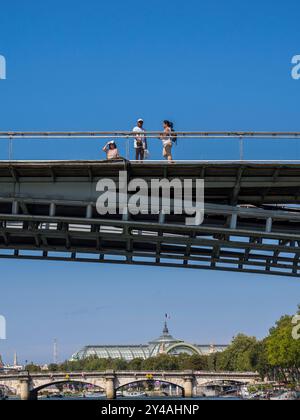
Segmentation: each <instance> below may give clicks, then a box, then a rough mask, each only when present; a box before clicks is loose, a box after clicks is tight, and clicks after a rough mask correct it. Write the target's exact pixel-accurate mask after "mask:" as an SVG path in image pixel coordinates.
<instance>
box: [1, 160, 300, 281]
mask: <svg viewBox="0 0 300 420" xmlns="http://www.w3.org/2000/svg"><path fill="white" fill-rule="evenodd" d="M120 170H123V171H127V173H128V178H129V179H133V178H135V177H139V178H143V179H145V180H146V181H149V180H150V178H151V179H152V178H159V179H161V178H168V179H173V178H180V179H183V178H185V179H186V178H191V179H196V178H203V179H205V203H206V204H205V220H204V223H203V225H201V226H199V227H192V226H185V223H184V221H185V216H184V215H182V216H179V215H169V216H165V217H161V215H151V216H150V215H149V216H145V215H137V216H134V217H133V216H131V217H130V218H126V219H125V218H123V217H122V216H119V215H116V216H105V217H100V216H99V215H98V213H97V212H96V208H95V203H96V199H97V192H96V183H97V181H98V180H99V179H101V178H104V177H105V178H106V177H108V178H112V179H116V178H117V177H118V173H119V171H120ZM299 204H300V162H298V163H295V162H294V163H289V162H189V163H188V162H186V163H184V162H177V163H176V162H175V163H174V164H172V165H170V164H168V163H163V162H149V163H145V162H144V163H130V162H128V161H118V162H95V161H74V162H72V161H66V162H63V161H42V162H38V161H36V162H35V161H30V162H21V161H18V162H1V163H0V258H11V259H13V258H19V259H45V260H63V261H78V262H84V261H86V262H94V263H98V264H99V263H102V264H106V263H115V264H136V265H146V266H161V267H177V268H193V269H206V270H225V271H237V272H249V273H259V274H274V275H284V276H293V277H299V276H300V271H299V270H300V268H299V258H300V247H299V244H300V208H299V207H298V205H299Z"/></svg>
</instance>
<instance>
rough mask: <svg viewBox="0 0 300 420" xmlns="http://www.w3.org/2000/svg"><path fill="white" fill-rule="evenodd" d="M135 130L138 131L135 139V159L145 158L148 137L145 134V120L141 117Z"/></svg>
mask: <svg viewBox="0 0 300 420" xmlns="http://www.w3.org/2000/svg"><path fill="white" fill-rule="evenodd" d="M133 132H134V133H136V136H135V140H134V149H135V160H144V159H145V151H146V150H147V138H146V136H145V129H144V120H143V119H142V118H140V119H139V120H138V122H137V126H136V127H134V129H133Z"/></svg>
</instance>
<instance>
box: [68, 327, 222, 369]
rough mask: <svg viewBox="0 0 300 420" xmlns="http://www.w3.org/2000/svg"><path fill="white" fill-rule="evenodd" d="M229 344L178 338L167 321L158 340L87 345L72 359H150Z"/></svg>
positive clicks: (205, 352)
mask: <svg viewBox="0 0 300 420" xmlns="http://www.w3.org/2000/svg"><path fill="white" fill-rule="evenodd" d="M227 347H228V346H227V345H223V344H220V345H206V344H190V343H186V342H185V341H184V340H178V339H176V338H174V337H172V335H171V334H170V333H169V329H168V325H167V322H165V325H164V329H163V333H162V335H161V336H160V337H159V338H157V339H156V340H153V341H150V342H149V343H148V344H145V345H143V344H142V345H127V346H124V345H115V346H109V345H100V346H99V345H95V346H86V347H84V348H83V349H82V350H80V351H78V352H77V353H75V354H74V355H73V356H72V357H71V359H70V361H76V360H84V359H87V358H89V357H98V358H99V359H123V360H127V361H130V360H133V359H138V358H139V359H144V360H145V359H149V358H150V357H155V356H157V355H159V354H169V355H173V356H177V355H179V354H182V353H184V354H188V355H191V356H192V355H208V354H212V353H216V352H222V351H224V350H225V349H226V348H227Z"/></svg>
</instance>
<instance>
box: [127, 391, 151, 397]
mask: <svg viewBox="0 0 300 420" xmlns="http://www.w3.org/2000/svg"><path fill="white" fill-rule="evenodd" d="M123 396H124V397H127V398H141V397H147V394H146V393H145V392H124V393H123Z"/></svg>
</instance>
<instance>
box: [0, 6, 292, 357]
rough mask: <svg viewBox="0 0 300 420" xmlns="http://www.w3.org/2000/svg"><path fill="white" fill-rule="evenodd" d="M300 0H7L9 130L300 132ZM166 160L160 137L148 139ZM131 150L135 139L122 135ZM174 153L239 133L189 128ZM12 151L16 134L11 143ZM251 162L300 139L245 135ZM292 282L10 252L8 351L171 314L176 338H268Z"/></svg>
mask: <svg viewBox="0 0 300 420" xmlns="http://www.w3.org/2000/svg"><path fill="white" fill-rule="evenodd" d="M299 18H300V5H299V1H297V0H287V1H285V2H279V1H274V0H273V1H271V0H263V1H258V0H253V1H251V2H250V1H247V2H245V1H244V2H241V1H237V0H228V1H226V2H224V1H222V0H210V1H208V0H205V1H204V0H203V1H201V2H200V1H199V0H189V1H185V2H184V1H179V0H172V1H171V0H169V1H166V0H159V1H158V0H152V1H151V2H146V1H144V2H141V1H136V0H128V1H123V0H110V1H98V0H86V1H85V2H81V1H77V2H74V1H67V0H60V1H58V0H52V1H51V2H50V1H43V2H38V1H35V0H28V1H26V2H25V1H24V0H14V1H8V0H3V1H2V2H1V10H0V54H2V55H4V56H5V57H6V60H7V80H6V81H0V98H1V101H0V111H1V112H0V130H68V129H70V130H77V129H78V130H110V129H114V130H116V129H121V130H125V129H126V130H127V129H131V128H132V127H133V125H134V123H135V120H136V118H138V117H140V116H142V117H144V119H145V122H146V128H148V129H149V130H150V129H151V130H156V129H159V128H160V126H161V120H163V119H165V118H169V119H172V120H174V122H175V124H176V128H178V129H179V130H227V129H228V130H299V103H300V102H299V101H300V81H294V80H292V78H291V76H290V73H291V58H292V56H293V55H295V54H300V39H299ZM101 145H102V144H101V142H95V141H94V142H90V141H74V142H72V143H70V142H63V141H60V142H54V141H53V142H48V143H45V142H43V141H29V142H26V143H25V142H23V143H22V142H20V141H19V142H16V144H15V145H14V157H15V158H16V159H62V158H64V159H86V158H90V159H98V158H99V156H101V152H100V148H101ZM150 148H151V154H152V157H153V158H155V159H159V158H160V155H161V147H160V144H159V142H158V141H155V140H153V141H152V142H151V144H150ZM120 149H121V151H122V150H123V144H120ZM175 157H177V158H186V159H188V158H194V159H236V158H238V145H237V144H236V143H234V142H232V141H228V142H226V143H220V142H216V141H211V142H208V141H207V142H204V143H201V144H199V143H196V142H191V143H189V145H187V143H185V142H184V141H181V142H180V144H179V145H178V147H177V148H176V149H175ZM0 158H1V159H6V158H7V144H6V143H2V144H1V145H0ZM246 158H248V159H300V146H299V143H298V144H297V143H296V142H291V141H290V142H286V144H284V143H283V142H274V143H273V144H272V146H270V143H268V142H260V141H255V142H253V143H251V144H250V143H249V142H248V143H247V144H246ZM299 296H300V283H299V281H297V280H294V279H288V278H287V279H286V278H276V277H275V278H272V277H271V278H269V277H264V276H255V275H254V276H250V275H246V274H245V275H242V274H230V273H225V274H224V273H218V272H201V271H199V272H198V271H196V272H195V271H194V272H193V271H181V270H167V269H166V270H164V271H162V270H159V269H155V268H154V269H149V268H137V267H114V266H105V267H102V266H99V267H98V266H95V265H72V264H59V263H49V264H48V263H42V262H34V263H32V262H13V263H12V262H10V261H8V262H7V261H1V289H0V313H2V314H3V315H5V316H6V317H7V321H8V340H7V341H6V342H3V341H2V342H0V353H2V354H3V355H4V359H5V360H7V361H9V360H11V358H12V353H13V351H14V350H15V349H16V350H17V351H18V353H19V355H20V359H21V360H22V361H24V360H26V359H27V360H34V361H37V362H42V361H50V360H51V352H52V341H53V339H54V337H57V338H58V340H59V345H60V359H64V358H66V357H68V356H69V355H70V354H71V353H73V352H75V351H76V350H78V348H80V347H81V346H82V345H84V344H89V343H112V344H113V343H143V342H146V341H147V340H149V339H152V338H153V337H155V336H157V335H158V334H159V333H160V330H161V324H162V318H163V314H164V313H165V312H169V313H171V314H172V321H171V330H172V332H173V333H174V335H176V336H179V337H182V338H185V339H187V340H190V341H192V342H199V343H210V342H224V343H226V342H229V341H230V339H231V337H232V336H233V335H234V334H236V333H237V332H239V331H243V332H245V333H247V334H252V335H257V336H258V337H262V336H264V335H265V334H266V333H267V330H268V328H269V327H270V326H271V325H272V324H273V322H274V321H275V320H276V319H277V318H278V317H279V316H280V315H281V314H283V313H286V312H289V313H292V312H295V309H296V306H297V304H298V303H299V301H300V299H299Z"/></svg>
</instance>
